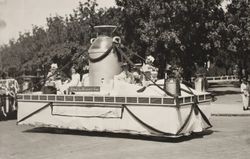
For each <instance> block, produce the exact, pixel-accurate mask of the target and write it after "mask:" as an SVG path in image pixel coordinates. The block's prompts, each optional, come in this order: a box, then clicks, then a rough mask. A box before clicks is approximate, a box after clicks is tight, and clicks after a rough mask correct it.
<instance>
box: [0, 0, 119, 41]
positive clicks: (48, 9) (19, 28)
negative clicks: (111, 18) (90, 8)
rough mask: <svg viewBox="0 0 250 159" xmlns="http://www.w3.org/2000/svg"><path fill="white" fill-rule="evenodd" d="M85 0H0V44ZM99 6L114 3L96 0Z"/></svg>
mask: <svg viewBox="0 0 250 159" xmlns="http://www.w3.org/2000/svg"><path fill="white" fill-rule="evenodd" d="M79 1H81V2H83V3H84V2H86V1H87V0H0V45H2V44H7V43H8V42H9V40H10V39H17V38H18V35H19V33H20V32H21V33H24V32H26V31H30V30H31V29H32V26H33V25H37V26H46V17H49V16H50V15H52V16H53V15H60V16H63V17H65V15H69V14H70V13H72V11H73V9H76V8H77V7H78V4H79ZM97 3H98V4H99V7H107V8H108V7H110V6H114V5H115V0H97Z"/></svg>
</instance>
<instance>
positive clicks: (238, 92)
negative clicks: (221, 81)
mask: <svg viewBox="0 0 250 159" xmlns="http://www.w3.org/2000/svg"><path fill="white" fill-rule="evenodd" d="M208 92H210V93H212V95H213V96H223V95H231V94H241V93H240V91H231V90H227V91H208Z"/></svg>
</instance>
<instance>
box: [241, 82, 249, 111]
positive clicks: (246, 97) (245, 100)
mask: <svg viewBox="0 0 250 159" xmlns="http://www.w3.org/2000/svg"><path fill="white" fill-rule="evenodd" d="M240 90H241V96H242V102H243V107H244V108H247V107H248V106H249V92H248V87H247V85H246V84H245V83H241V85H240Z"/></svg>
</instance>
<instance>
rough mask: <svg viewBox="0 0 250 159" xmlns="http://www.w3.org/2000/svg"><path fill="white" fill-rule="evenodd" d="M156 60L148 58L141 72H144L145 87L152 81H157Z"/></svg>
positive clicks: (151, 57)
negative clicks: (154, 64) (154, 63)
mask: <svg viewBox="0 0 250 159" xmlns="http://www.w3.org/2000/svg"><path fill="white" fill-rule="evenodd" d="M154 61H155V58H154V57H153V56H151V55H149V56H147V57H146V60H145V63H144V64H143V65H142V67H141V71H142V72H144V74H145V76H143V85H144V86H148V84H149V81H150V79H151V80H153V81H156V80H157V75H158V68H156V67H154V66H153V62H154Z"/></svg>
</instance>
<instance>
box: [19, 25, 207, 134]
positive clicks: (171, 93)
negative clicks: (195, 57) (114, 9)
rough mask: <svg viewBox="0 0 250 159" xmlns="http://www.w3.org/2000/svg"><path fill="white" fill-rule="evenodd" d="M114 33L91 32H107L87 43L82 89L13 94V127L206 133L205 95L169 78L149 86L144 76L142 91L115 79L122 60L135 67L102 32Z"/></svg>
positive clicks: (107, 28)
mask: <svg viewBox="0 0 250 159" xmlns="http://www.w3.org/2000/svg"><path fill="white" fill-rule="evenodd" d="M115 28H116V27H115V26H97V27H95V29H97V30H102V31H104V32H106V33H104V34H99V35H98V36H97V38H95V39H91V46H90V48H89V50H88V56H89V58H88V60H89V74H87V75H86V76H85V77H84V79H82V81H83V82H82V83H83V86H78V87H70V88H69V94H42V93H39V92H33V93H30V94H18V119H17V123H18V125H32V126H36V127H53V128H62V129H76V130H84V131H90V132H112V133H128V134H140V135H149V136H162V137H179V136H183V135H189V134H191V133H193V132H203V131H204V130H206V129H207V128H210V127H211V124H210V122H209V120H208V119H209V118H210V115H211V112H210V102H211V94H209V93H207V92H205V91H204V90H202V89H196V90H195V89H192V88H190V87H187V86H186V85H184V84H182V83H178V82H177V81H176V80H174V79H161V80H157V81H153V80H151V79H150V77H148V76H147V75H146V74H145V73H144V72H141V73H142V75H143V76H144V78H146V80H148V81H149V84H148V85H147V86H146V87H145V86H141V85H138V84H134V83H128V82H125V81H122V80H117V79H116V76H117V75H119V74H120V73H121V72H122V62H121V60H120V59H121V58H122V59H124V60H125V61H126V62H127V63H128V64H130V65H131V66H134V64H133V62H132V61H131V60H130V59H129V58H128V56H127V55H126V53H125V52H123V49H121V40H120V38H119V37H117V36H116V37H111V36H110V34H108V33H107V31H108V32H112V31H113V30H114V29H115ZM142 88H143V89H142ZM139 90H141V91H139ZM72 92H73V93H72Z"/></svg>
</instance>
